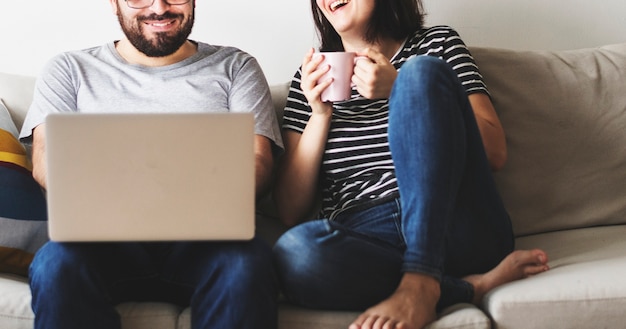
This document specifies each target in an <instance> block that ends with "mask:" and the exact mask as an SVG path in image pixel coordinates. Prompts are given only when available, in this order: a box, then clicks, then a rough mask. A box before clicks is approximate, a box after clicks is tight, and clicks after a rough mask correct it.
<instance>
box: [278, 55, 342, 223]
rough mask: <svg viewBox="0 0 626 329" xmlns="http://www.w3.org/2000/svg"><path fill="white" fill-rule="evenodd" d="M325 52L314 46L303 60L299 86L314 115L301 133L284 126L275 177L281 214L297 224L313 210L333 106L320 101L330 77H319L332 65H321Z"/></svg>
mask: <svg viewBox="0 0 626 329" xmlns="http://www.w3.org/2000/svg"><path fill="white" fill-rule="evenodd" d="M322 60H323V58H322V56H318V57H316V58H315V59H314V58H313V49H311V50H309V52H308V53H307V54H306V55H305V57H304V60H303V62H302V66H301V71H302V76H301V79H300V88H301V89H302V93H303V94H304V96H305V97H306V99H307V101H308V103H309V106H310V107H311V116H310V118H309V120H308V122H307V124H306V127H305V128H304V130H303V131H302V133H299V132H296V131H291V130H285V132H284V134H283V143H284V145H285V153H284V154H283V156H282V158H281V160H280V162H279V166H278V175H277V177H276V186H275V189H274V200H275V202H276V206H277V211H278V216H279V218H280V219H281V220H282V221H283V222H284V223H285V224H287V225H295V224H297V223H298V222H300V221H301V220H302V219H304V217H305V216H306V215H307V214H308V213H309V212H310V211H311V209H312V207H313V206H314V204H315V200H316V196H317V193H318V187H319V179H320V170H321V164H322V158H323V155H324V150H325V148H326V142H327V139H328V131H329V129H330V122H331V119H332V113H333V106H332V104H331V103H324V102H322V101H321V94H322V91H324V89H326V87H328V85H330V83H331V81H330V80H327V81H323V82H320V83H319V84H318V83H317V82H318V80H319V79H320V78H321V77H322V76H323V75H324V74H325V73H326V72H327V71H328V70H329V67H328V66H326V67H318V66H319V64H320V63H321V61H322Z"/></svg>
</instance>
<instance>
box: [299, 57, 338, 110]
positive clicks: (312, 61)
mask: <svg viewBox="0 0 626 329" xmlns="http://www.w3.org/2000/svg"><path fill="white" fill-rule="evenodd" d="M314 52H315V50H314V49H313V48H311V49H310V50H309V51H308V52H307V54H306V55H305V56H304V60H303V61H302V77H301V80H300V88H302V93H303V94H304V96H305V97H306V99H307V101H308V102H309V105H310V106H311V109H312V110H313V114H326V115H328V114H330V113H332V110H333V106H332V104H331V103H325V102H322V92H323V91H324V89H326V88H327V87H328V86H329V85H330V84H331V82H333V79H332V78H329V79H326V80H324V81H320V83H319V84H318V81H319V80H320V78H321V77H322V76H323V75H324V74H326V73H327V72H328V71H329V70H330V66H328V65H325V66H322V67H320V66H319V65H320V63H321V62H322V61H323V60H324V56H323V55H321V56H315V57H314V56H313V54H314Z"/></svg>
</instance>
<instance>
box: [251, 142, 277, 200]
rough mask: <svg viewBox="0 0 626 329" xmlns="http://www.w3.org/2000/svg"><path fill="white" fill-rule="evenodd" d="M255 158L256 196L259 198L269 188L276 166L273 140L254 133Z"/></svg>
mask: <svg viewBox="0 0 626 329" xmlns="http://www.w3.org/2000/svg"><path fill="white" fill-rule="evenodd" d="M254 155H255V156H254V159H255V178H256V198H257V199H259V198H261V197H262V196H264V195H265V193H266V192H267V191H268V190H269V187H270V182H271V180H272V169H273V168H274V156H273V155H272V142H271V141H270V139H269V138H267V137H265V136H262V135H254Z"/></svg>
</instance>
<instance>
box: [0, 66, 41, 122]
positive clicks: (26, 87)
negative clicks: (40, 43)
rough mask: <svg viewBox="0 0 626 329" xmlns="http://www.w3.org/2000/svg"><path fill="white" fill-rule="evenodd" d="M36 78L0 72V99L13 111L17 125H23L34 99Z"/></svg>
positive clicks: (12, 116) (12, 114) (12, 115)
mask: <svg viewBox="0 0 626 329" xmlns="http://www.w3.org/2000/svg"><path fill="white" fill-rule="evenodd" d="M34 87H35V78H34V77H31V76H22V75H14V74H7V73H1V72H0V100H2V102H3V103H4V105H6V107H7V109H9V113H11V118H13V122H15V126H16V127H17V128H18V129H19V128H21V127H22V123H23V122H24V117H26V111H28V107H29V106H30V102H31V101H32V99H33V90H34Z"/></svg>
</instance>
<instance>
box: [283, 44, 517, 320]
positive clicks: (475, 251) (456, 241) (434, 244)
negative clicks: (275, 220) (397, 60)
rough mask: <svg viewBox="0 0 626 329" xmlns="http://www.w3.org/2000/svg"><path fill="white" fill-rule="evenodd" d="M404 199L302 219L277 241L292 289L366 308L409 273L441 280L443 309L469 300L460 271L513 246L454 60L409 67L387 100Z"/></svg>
mask: <svg viewBox="0 0 626 329" xmlns="http://www.w3.org/2000/svg"><path fill="white" fill-rule="evenodd" d="M389 108H390V114H389V131H388V135H389V143H390V149H391V154H392V158H393V161H394V166H395V169H396V176H397V179H398V186H399V190H400V197H399V199H395V200H391V201H388V202H386V203H383V204H375V205H373V206H372V207H370V208H366V209H365V210H359V211H356V212H352V213H348V214H342V215H340V216H338V218H336V219H335V220H333V221H329V220H317V221H311V222H307V223H304V224H301V225H299V226H296V227H294V228H292V229H291V230H289V231H288V232H287V233H285V234H284V235H283V236H282V237H281V238H280V239H279V240H278V242H277V243H276V245H275V246H274V258H275V262H276V264H277V269H278V274H279V278H280V281H281V285H282V288H283V291H284V294H285V295H286V296H287V297H288V298H289V299H290V300H292V301H293V302H295V303H298V304H301V305H304V306H309V307H315V308H329V309H343V310H363V309H365V308H368V307H370V306H373V305H375V304H377V303H379V302H381V301H382V300H384V299H385V298H387V297H389V296H390V295H391V294H392V293H393V292H394V291H395V289H396V288H397V287H398V284H399V282H400V280H401V278H402V275H403V273H405V272H416V273H423V274H427V275H430V276H433V277H435V278H436V279H438V280H439V281H440V282H441V298H440V301H439V304H438V309H439V310H441V309H442V308H444V307H447V306H450V305H452V304H455V303H459V302H471V301H472V299H473V287H472V286H471V284H469V283H468V282H466V281H463V280H461V279H460V278H462V277H464V276H467V275H470V274H479V273H485V272H487V271H489V270H491V269H492V268H494V267H495V266H496V265H497V264H498V263H499V262H500V261H501V260H502V259H503V258H504V257H505V256H506V255H507V254H509V253H510V252H511V251H512V250H513V233H512V228H511V223H510V219H509V216H508V214H507V212H506V210H505V208H504V206H503V204H502V201H501V199H500V197H499V195H498V192H497V189H496V186H495V183H494V181H493V177H492V175H491V170H490V167H489V164H488V162H487V158H486V155H485V151H484V148H483V144H482V140H481V136H480V132H479V130H478V127H477V125H476V120H475V117H474V113H473V111H472V108H471V106H470V104H469V101H468V97H467V93H466V91H465V90H464V88H463V87H462V86H461V84H460V81H459V79H458V77H457V75H456V73H455V72H454V71H453V70H452V69H451V68H450V67H449V65H448V64H447V63H445V62H444V61H442V60H439V59H437V58H434V57H428V56H418V57H415V58H414V59H412V60H410V61H408V62H407V63H405V64H404V65H403V66H402V69H401V70H400V73H399V75H398V78H397V79H396V83H395V84H394V88H393V90H392V94H391V97H390V101H389Z"/></svg>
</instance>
